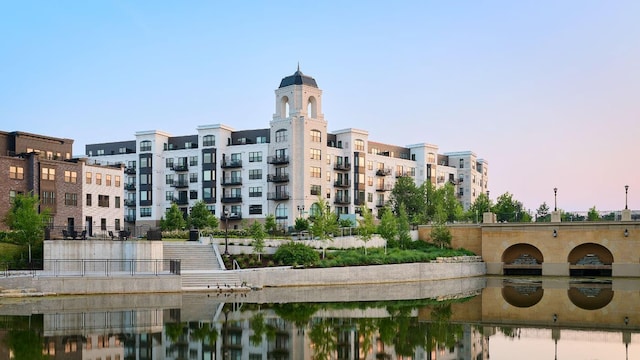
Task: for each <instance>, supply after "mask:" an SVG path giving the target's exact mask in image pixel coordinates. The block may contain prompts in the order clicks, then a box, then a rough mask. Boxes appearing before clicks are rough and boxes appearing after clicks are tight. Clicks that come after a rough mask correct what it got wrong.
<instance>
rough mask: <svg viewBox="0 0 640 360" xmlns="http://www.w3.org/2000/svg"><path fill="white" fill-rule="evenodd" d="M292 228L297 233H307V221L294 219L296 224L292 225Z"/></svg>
mask: <svg viewBox="0 0 640 360" xmlns="http://www.w3.org/2000/svg"><path fill="white" fill-rule="evenodd" d="M293 228H294V229H295V230H296V231H297V232H301V231H308V230H309V220H307V219H305V218H301V217H299V218H296V222H295V224H294V225H293Z"/></svg>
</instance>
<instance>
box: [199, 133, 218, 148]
mask: <svg viewBox="0 0 640 360" xmlns="http://www.w3.org/2000/svg"><path fill="white" fill-rule="evenodd" d="M215 145H216V137H215V136H213V135H205V136H204V137H202V146H215Z"/></svg>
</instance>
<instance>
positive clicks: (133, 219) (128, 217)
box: [124, 215, 136, 223]
mask: <svg viewBox="0 0 640 360" xmlns="http://www.w3.org/2000/svg"><path fill="white" fill-rule="evenodd" d="M124 221H126V222H129V223H132V222H136V217H135V215H125V216H124Z"/></svg>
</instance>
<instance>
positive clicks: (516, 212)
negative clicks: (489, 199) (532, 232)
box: [491, 192, 531, 222]
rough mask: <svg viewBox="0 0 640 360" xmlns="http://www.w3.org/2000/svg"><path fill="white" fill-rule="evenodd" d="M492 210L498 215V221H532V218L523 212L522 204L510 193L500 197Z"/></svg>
mask: <svg viewBox="0 0 640 360" xmlns="http://www.w3.org/2000/svg"><path fill="white" fill-rule="evenodd" d="M491 210H492V211H493V212H494V213H495V214H496V218H497V220H498V221H506V222H527V221H531V216H530V215H529V214H528V213H526V212H525V211H524V210H523V208H522V203H521V202H519V201H517V200H515V199H514V198H513V195H511V194H510V193H509V192H506V193H504V194H502V195H500V196H499V197H498V199H497V201H496V204H495V205H494V206H493V208H492V209H491Z"/></svg>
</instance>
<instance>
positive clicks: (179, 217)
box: [160, 203, 187, 231]
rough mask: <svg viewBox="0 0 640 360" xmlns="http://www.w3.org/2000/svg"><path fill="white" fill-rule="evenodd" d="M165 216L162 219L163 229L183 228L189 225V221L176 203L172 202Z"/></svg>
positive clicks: (161, 226)
mask: <svg viewBox="0 0 640 360" xmlns="http://www.w3.org/2000/svg"><path fill="white" fill-rule="evenodd" d="M164 216H165V217H164V218H163V219H160V228H161V229H162V230H166V231H171V230H182V229H184V228H185V227H186V226H187V221H186V220H185V219H184V215H183V214H182V211H180V209H179V208H178V205H177V204H176V203H173V204H171V207H170V208H169V209H167V212H166V213H165V214H164Z"/></svg>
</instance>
